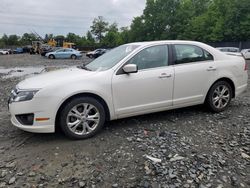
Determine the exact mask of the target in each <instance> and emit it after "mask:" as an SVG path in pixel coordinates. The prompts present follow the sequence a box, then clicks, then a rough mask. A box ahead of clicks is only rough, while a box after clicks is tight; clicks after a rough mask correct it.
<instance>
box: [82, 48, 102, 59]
mask: <svg viewBox="0 0 250 188" xmlns="http://www.w3.org/2000/svg"><path fill="white" fill-rule="evenodd" d="M106 52H107V50H106V49H96V50H94V51H92V52H88V53H87V54H86V56H87V57H89V58H98V57H100V56H101V55H103V54H105V53H106Z"/></svg>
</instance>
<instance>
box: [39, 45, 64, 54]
mask: <svg viewBox="0 0 250 188" xmlns="http://www.w3.org/2000/svg"><path fill="white" fill-rule="evenodd" d="M59 49H62V48H61V47H53V48H49V49H42V52H41V56H45V55H46V54H47V53H49V52H54V51H56V50H59Z"/></svg>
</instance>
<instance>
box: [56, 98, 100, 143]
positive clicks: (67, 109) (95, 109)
mask: <svg viewBox="0 0 250 188" xmlns="http://www.w3.org/2000/svg"><path fill="white" fill-rule="evenodd" d="M104 122H105V111H104V107H103V106H102V104H101V103H100V102H99V101H98V100H96V99H94V98H91V97H79V98H75V99H73V100H71V101H70V102H68V103H67V104H66V105H65V106H64V108H63V109H62V111H61V113H60V126H61V129H62V131H63V132H64V134H65V135H66V136H68V137H69V138H72V139H85V138H89V137H92V136H94V135H95V134H96V133H97V132H98V131H99V130H100V129H101V128H102V127H103V125H104Z"/></svg>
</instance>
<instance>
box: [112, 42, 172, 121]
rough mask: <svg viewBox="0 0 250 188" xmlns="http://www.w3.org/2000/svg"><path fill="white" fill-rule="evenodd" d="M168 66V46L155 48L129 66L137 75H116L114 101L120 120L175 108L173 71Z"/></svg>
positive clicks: (145, 50) (142, 53) (144, 52)
mask: <svg viewBox="0 0 250 188" xmlns="http://www.w3.org/2000/svg"><path fill="white" fill-rule="evenodd" d="M168 62H169V58H168V46H167V45H159V46H153V47H149V48H146V49H144V50H142V51H141V52H139V53H138V54H137V55H135V56H134V57H133V58H131V59H130V60H129V61H128V62H127V63H126V64H136V65H137V66H138V72H137V73H131V74H126V73H121V74H114V75H113V78H112V88H113V100H114V107H115V113H116V115H117V116H118V117H126V116H130V115H138V114H142V113H146V112H154V111H160V110H161V109H164V108H167V107H170V106H172V97H173V81H174V69H173V67H172V66H169V65H168Z"/></svg>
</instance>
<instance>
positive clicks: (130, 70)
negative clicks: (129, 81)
mask: <svg viewBox="0 0 250 188" xmlns="http://www.w3.org/2000/svg"><path fill="white" fill-rule="evenodd" d="M122 69H123V71H124V72H125V73H127V74H129V73H137V72H138V68H137V65H135V64H127V65H125V66H124V67H123V68H122Z"/></svg>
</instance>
